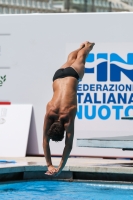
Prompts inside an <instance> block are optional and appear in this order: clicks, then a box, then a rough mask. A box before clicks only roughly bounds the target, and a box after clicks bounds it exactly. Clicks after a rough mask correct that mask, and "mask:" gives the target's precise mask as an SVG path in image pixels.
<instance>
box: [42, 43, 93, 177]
mask: <svg viewBox="0 0 133 200" xmlns="http://www.w3.org/2000/svg"><path fill="white" fill-rule="evenodd" d="M93 46H94V43H90V42H84V43H83V44H81V45H80V48H79V49H77V50H75V51H73V52H71V53H70V54H69V56H68V59H67V62H66V63H65V64H64V65H63V66H62V67H61V68H60V69H58V70H57V71H56V72H55V74H54V76H53V91H54V94H53V97H52V99H51V100H50V101H49V102H48V104H47V107H46V115H45V119H44V127H43V149H44V154H45V159H46V163H47V167H48V171H47V172H46V174H47V175H52V176H57V175H58V174H60V172H61V171H62V169H63V167H64V166H65V164H66V162H67V159H68V157H69V154H70V152H71V150H72V145H73V137H74V120H75V115H76V112H77V86H78V82H79V81H80V80H82V78H83V76H84V68H85V60H86V57H87V55H88V54H89V52H90V51H91V50H92V48H93ZM64 132H66V136H65V147H64V151H63V155H62V158H61V161H60V164H59V166H58V168H55V167H54V166H53V165H52V160H51V153H50V146H49V141H50V139H51V140H53V141H55V142H58V141H61V140H63V138H64Z"/></svg>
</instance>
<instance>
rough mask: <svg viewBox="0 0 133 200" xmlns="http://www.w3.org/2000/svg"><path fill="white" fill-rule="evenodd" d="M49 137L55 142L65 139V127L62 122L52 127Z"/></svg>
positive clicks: (48, 133)
mask: <svg viewBox="0 0 133 200" xmlns="http://www.w3.org/2000/svg"><path fill="white" fill-rule="evenodd" d="M47 135H48V136H49V138H50V139H52V140H53V141H55V142H58V141H62V140H63V138H64V125H63V124H62V123H61V122H54V123H53V124H52V125H51V126H50V129H49V130H48V132H47Z"/></svg>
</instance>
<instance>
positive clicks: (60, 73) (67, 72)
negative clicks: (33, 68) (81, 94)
mask: <svg viewBox="0 0 133 200" xmlns="http://www.w3.org/2000/svg"><path fill="white" fill-rule="evenodd" d="M68 76H71V77H74V78H76V79H77V80H78V81H79V80H80V78H79V75H78V73H77V72H76V71H75V70H74V69H73V68H72V67H67V68H60V69H58V70H57V71H56V72H55V74H54V76H53V81H55V80H56V79H58V78H65V77H68Z"/></svg>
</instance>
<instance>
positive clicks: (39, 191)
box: [0, 181, 133, 200]
mask: <svg viewBox="0 0 133 200" xmlns="http://www.w3.org/2000/svg"><path fill="white" fill-rule="evenodd" d="M8 199H10V200H21V199H24V200H25V199H27V200H45V199H46V200H132V199H133V185H128V184H127V185H126V184H122V185H120V184H119V185H118V184H103V183H80V182H63V181H31V182H20V183H10V184H0V200H8Z"/></svg>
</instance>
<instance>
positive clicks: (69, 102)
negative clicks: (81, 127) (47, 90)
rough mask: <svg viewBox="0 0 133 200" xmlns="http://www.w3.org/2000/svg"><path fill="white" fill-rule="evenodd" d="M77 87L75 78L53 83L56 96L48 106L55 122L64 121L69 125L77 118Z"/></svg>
mask: <svg viewBox="0 0 133 200" xmlns="http://www.w3.org/2000/svg"><path fill="white" fill-rule="evenodd" d="M77 85H78V81H77V79H75V78H74V77H65V78H63V79H62V78H60V79H57V80H55V81H54V82H53V90H54V94H53V97H52V99H51V101H50V102H49V103H48V105H47V112H48V113H49V117H52V118H53V119H54V121H57V120H60V121H61V120H63V121H64V122H66V123H67V122H70V120H71V119H72V120H73V119H74V118H75V115H76V111H77V96H76V95H77V94H76V93H77Z"/></svg>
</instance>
